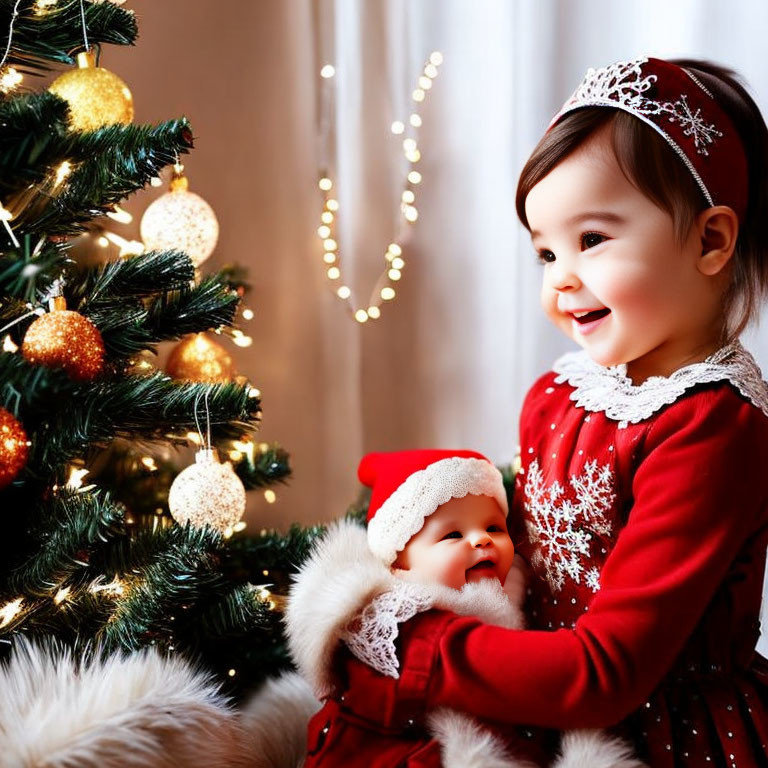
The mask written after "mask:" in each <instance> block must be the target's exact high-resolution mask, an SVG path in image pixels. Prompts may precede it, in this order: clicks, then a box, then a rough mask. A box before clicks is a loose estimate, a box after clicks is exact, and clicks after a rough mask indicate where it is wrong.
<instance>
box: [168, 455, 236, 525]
mask: <svg viewBox="0 0 768 768" xmlns="http://www.w3.org/2000/svg"><path fill="white" fill-rule="evenodd" d="M168 507H169V508H170V510H171V514H172V515H173V518H174V520H176V522H177V523H180V524H181V525H184V524H185V523H190V524H191V525H194V526H195V527H198V528H199V527H202V526H204V525H210V526H212V527H213V528H216V529H218V530H219V531H221V532H222V533H223V532H225V531H227V530H229V529H231V528H233V527H234V526H235V524H236V523H237V522H238V521H239V520H240V519H241V518H242V516H243V514H244V513H245V488H244V486H243V483H242V481H241V480H240V478H239V477H238V476H237V475H236V474H235V472H234V470H233V469H232V465H231V464H230V463H229V462H226V463H225V464H221V463H219V460H218V457H217V455H216V451H215V450H213V449H211V448H203V449H202V450H199V451H198V452H197V453H196V454H195V463H194V464H192V465H191V466H189V467H187V468H186V469H184V470H182V471H181V472H180V473H179V474H178V475H177V476H176V479H175V480H174V481H173V483H172V485H171V490H170V492H169V494H168Z"/></svg>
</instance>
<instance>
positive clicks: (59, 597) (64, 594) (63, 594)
mask: <svg viewBox="0 0 768 768" xmlns="http://www.w3.org/2000/svg"><path fill="white" fill-rule="evenodd" d="M71 591H72V587H62V588H61V589H60V590H59V591H58V592H57V593H56V594H55V596H54V598H53V602H54V603H56V605H61V604H62V603H63V602H64V601H65V600H66V599H67V598H68V597H69V593H70V592H71Z"/></svg>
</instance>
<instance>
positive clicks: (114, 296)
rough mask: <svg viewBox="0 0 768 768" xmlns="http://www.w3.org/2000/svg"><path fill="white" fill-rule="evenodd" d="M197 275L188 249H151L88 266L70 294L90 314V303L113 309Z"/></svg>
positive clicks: (177, 286)
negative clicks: (117, 305) (92, 267)
mask: <svg viewBox="0 0 768 768" xmlns="http://www.w3.org/2000/svg"><path fill="white" fill-rule="evenodd" d="M194 278H195V267H194V264H193V263H192V260H191V259H190V258H189V256H187V255H186V254H185V253H182V252H181V251H150V252H148V253H143V254H141V255H139V256H132V257H130V258H125V259H115V260H113V261H108V262H107V263H106V264H102V265H100V266H99V267H96V268H95V269H90V270H88V271H87V272H85V274H84V275H83V277H82V278H81V280H80V281H79V282H78V284H77V285H76V286H72V287H71V288H68V290H67V296H68V298H69V300H70V301H71V302H72V308H73V309H77V310H78V311H81V312H84V313H85V314H88V310H89V308H90V307H98V306H110V307H111V309H114V308H115V307H114V304H115V303H116V302H119V301H121V300H123V299H140V298H145V297H147V296H152V295H153V294H156V293H159V292H161V291H175V290H179V289H181V288H185V287H186V286H188V285H189V284H190V283H191V282H192V281H193V280H194ZM0 285H1V283H0Z"/></svg>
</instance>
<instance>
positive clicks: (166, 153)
mask: <svg viewBox="0 0 768 768" xmlns="http://www.w3.org/2000/svg"><path fill="white" fill-rule="evenodd" d="M191 147H192V131H191V129H190V127H189V123H188V121H187V120H186V119H185V118H180V119H177V120H169V121H166V122H164V123H161V124H159V125H156V126H153V125H109V126H105V127H103V128H99V129H98V130H96V131H92V132H86V133H70V134H69V141H68V142H64V143H63V144H62V145H61V146H60V151H59V152H58V153H57V155H58V156H57V157H56V158H48V159H49V163H48V167H49V168H53V167H58V164H59V163H60V162H63V161H64V160H66V161H67V162H69V163H70V164H71V166H72V168H73V170H72V172H71V175H69V176H68V177H67V178H66V180H65V181H64V182H62V183H61V185H60V188H59V187H57V186H56V184H55V181H54V177H53V173H52V172H51V174H50V179H49V181H48V182H47V183H46V184H42V183H41V184H40V185H39V189H37V190H36V192H35V193H34V194H30V193H29V192H28V191H27V190H26V188H25V189H24V190H22V191H19V192H18V193H17V196H16V197H14V196H10V197H9V198H8V199H7V200H6V201H5V202H6V207H7V208H8V210H11V211H13V212H14V213H15V214H16V215H15V218H14V221H13V228H14V231H15V232H16V233H17V237H18V236H19V234H24V233H25V232H39V231H43V232H47V233H48V234H49V235H72V234H76V233H78V232H82V231H83V230H84V224H85V223H86V222H88V221H91V220H92V219H93V218H95V217H97V216H102V215H104V214H105V213H107V212H108V211H110V210H111V209H112V208H113V207H114V206H115V205H116V204H117V203H119V202H120V201H121V200H122V199H124V198H125V197H128V196H129V195H131V194H133V193H134V192H136V191H137V190H139V189H142V188H143V187H144V186H145V185H146V184H147V183H148V182H149V181H150V179H152V178H154V177H155V176H157V175H158V173H159V172H160V170H161V169H162V168H164V167H165V166H166V165H169V164H171V163H174V162H176V160H177V159H178V157H179V155H180V154H183V153H186V152H188V151H189V149H190V148H191Z"/></svg>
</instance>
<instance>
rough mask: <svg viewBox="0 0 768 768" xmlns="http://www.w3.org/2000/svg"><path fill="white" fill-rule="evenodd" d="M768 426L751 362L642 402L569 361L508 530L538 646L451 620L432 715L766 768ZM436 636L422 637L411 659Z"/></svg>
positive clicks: (707, 367)
mask: <svg viewBox="0 0 768 768" xmlns="http://www.w3.org/2000/svg"><path fill="white" fill-rule="evenodd" d="M766 414H768V394H767V393H766V385H765V384H764V382H763V381H762V377H761V374H760V371H759V369H758V368H757V365H756V364H755V362H754V360H753V359H752V357H751V356H750V355H749V353H748V352H746V351H745V350H744V349H743V348H742V347H741V346H740V345H738V344H734V345H730V346H728V347H726V348H723V349H722V350H720V351H719V352H718V353H716V354H715V355H713V356H712V357H710V358H708V360H707V361H705V362H703V363H698V364H695V365H691V366H687V367H686V368H683V369H680V370H678V371H676V372H675V373H674V374H672V375H671V376H670V377H664V378H662V377H656V378H652V379H649V380H648V381H647V382H645V384H643V385H640V386H633V385H632V382H631V381H630V380H629V379H628V378H627V377H626V376H625V375H624V371H623V368H621V367H617V368H615V369H606V368H603V367H601V366H599V365H597V364H596V363H594V362H592V361H591V360H590V359H589V358H588V357H587V356H586V355H585V354H584V353H574V354H571V355H567V356H565V357H564V358H562V359H561V360H560V361H558V364H556V366H555V371H554V372H552V373H549V374H546V375H545V376H543V377H542V378H541V379H540V380H539V381H538V382H537V383H536V384H535V385H534V387H533V388H532V389H531V391H530V392H529V394H528V396H527V398H526V401H525V404H524V407H523V412H522V416H521V457H522V466H521V469H520V472H519V475H518V478H517V481H516V494H515V502H514V509H513V512H512V519H513V520H515V519H517V520H518V521H519V524H518V525H517V527H516V529H515V535H514V536H513V538H514V539H515V545H516V549H517V551H518V552H519V553H521V554H522V555H523V556H524V557H525V558H526V559H527V560H528V562H529V563H530V565H531V567H532V569H533V571H534V572H535V577H534V579H533V582H532V584H531V585H530V590H529V597H528V606H527V610H526V615H527V616H528V619H529V626H531V627H532V630H534V631H523V632H516V631H510V630H506V629H501V628H498V627H491V626H487V625H484V624H482V623H481V622H479V621H477V620H474V619H469V618H462V617H452V618H451V619H450V620H447V621H446V622H445V624H444V625H443V626H442V635H441V636H440V637H434V638H433V642H432V645H431V649H430V651H431V653H432V654H433V662H432V665H431V667H429V669H428V671H427V672H426V675H427V676H428V679H429V682H428V684H427V686H426V689H425V695H424V703H425V705H426V706H427V707H437V706H449V707H450V706H456V707H461V708H462V710H463V711H465V712H468V713H470V714H474V715H475V716H477V717H480V718H485V717H493V716H495V717H498V715H499V712H504V717H505V718H507V719H508V721H509V722H511V723H518V724H528V725H531V726H544V727H548V728H584V727H599V728H604V727H609V726H617V727H618V730H619V731H620V732H621V733H623V734H624V735H628V736H629V737H630V738H631V739H632V741H633V742H634V744H635V745H636V748H637V751H638V755H639V756H640V757H642V758H645V759H646V760H647V761H648V762H649V763H650V765H652V766H653V767H654V768H673V766H696V767H698V766H702V767H705V766H712V765H717V766H732V765H733V766H739V767H740V768H745V767H746V766H762V765H768V748H766V744H768V671H767V669H766V664H765V660H764V659H762V658H761V657H760V656H758V655H757V654H756V653H755V650H754V648H755V644H756V642H757V640H758V637H759V620H758V616H759V611H760V604H761V597H762V583H763V571H764V565H765V553H766V544H767V543H768V416H767V415H766ZM431 621H435V618H434V617H433V616H430V615H425V616H423V617H418V616H417V617H415V618H414V619H413V620H412V621H411V622H409V623H408V624H407V625H405V626H404V627H403V639H404V642H407V641H408V633H411V632H413V633H420V632H422V627H421V626H420V623H421V622H431ZM404 673H405V670H404Z"/></svg>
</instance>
